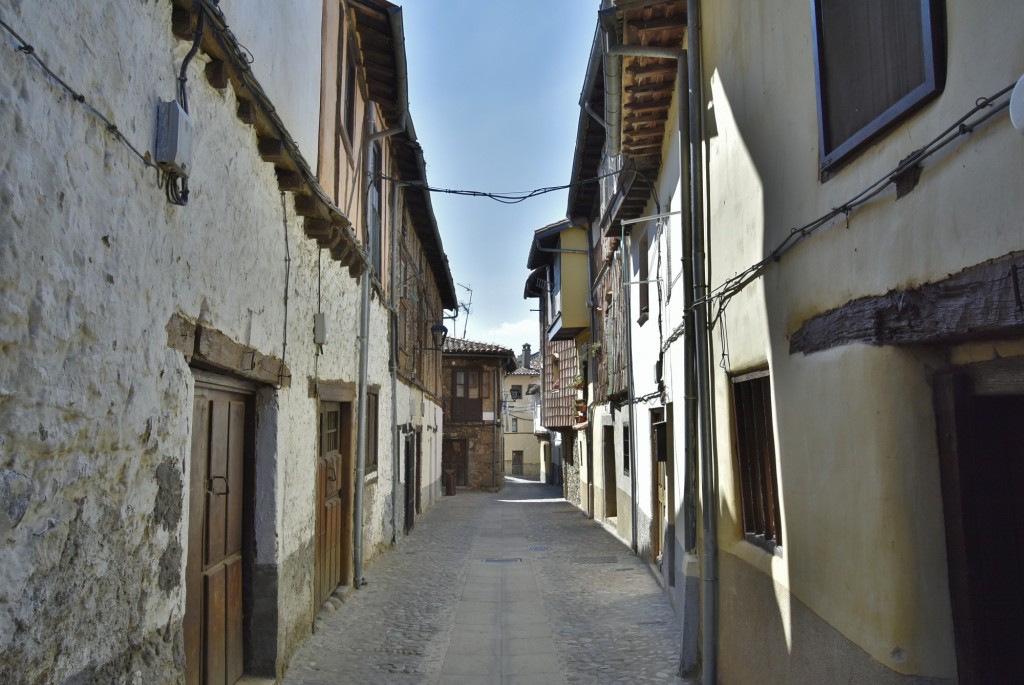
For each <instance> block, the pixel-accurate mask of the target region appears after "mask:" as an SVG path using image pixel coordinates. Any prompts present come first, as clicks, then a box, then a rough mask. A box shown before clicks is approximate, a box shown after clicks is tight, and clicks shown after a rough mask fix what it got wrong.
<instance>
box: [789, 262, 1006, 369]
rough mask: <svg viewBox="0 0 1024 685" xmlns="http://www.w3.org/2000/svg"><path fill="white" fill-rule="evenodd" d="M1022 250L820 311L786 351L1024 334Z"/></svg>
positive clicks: (961, 340) (948, 340) (795, 337)
mask: <svg viewBox="0 0 1024 685" xmlns="http://www.w3.org/2000/svg"><path fill="white" fill-rule="evenodd" d="M1022 297H1024V252H1014V253H1011V254H1009V255H1006V256H1005V257H1000V258H999V259H995V260H991V261H988V262H985V263H984V264H979V265H977V266H972V267H968V268H966V269H964V270H963V271H961V272H960V273H957V274H955V275H953V276H950V277H949V278H946V279H944V280H941V281H936V282H934V283H927V284H924V285H921V286H917V287H914V288H907V289H903V290H890V291H889V292H887V293H886V294H884V295H876V296H870V297H861V298H858V299H856V300H852V301H851V302H847V303H846V304H844V305H843V306H841V307H838V308H836V309H832V310H830V311H827V312H823V313H822V314H819V315H817V316H815V317H813V318H811V319H809V320H807V321H806V322H804V324H803V325H802V326H800V328H798V329H797V330H796V332H794V333H793V335H792V336H791V337H790V339H789V351H790V354H793V353H796V352H803V353H804V354H808V353H810V352H818V351H820V350H827V349H829V348H832V347H838V346H839V345H848V344H850V343H858V342H860V343H868V344H871V345H912V344H924V343H927V344H952V343H959V342H965V341H969V340H982V339H993V338H1000V337H1006V336H1010V335H1014V336H1016V335H1021V334H1022V333H1024V301H1022Z"/></svg>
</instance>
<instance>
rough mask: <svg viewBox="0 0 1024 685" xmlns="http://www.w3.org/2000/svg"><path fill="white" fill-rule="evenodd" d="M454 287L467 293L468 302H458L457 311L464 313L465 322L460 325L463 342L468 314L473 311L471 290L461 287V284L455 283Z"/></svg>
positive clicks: (466, 286) (467, 287) (465, 286)
mask: <svg viewBox="0 0 1024 685" xmlns="http://www.w3.org/2000/svg"><path fill="white" fill-rule="evenodd" d="M455 285H457V286H459V287H460V288H462V289H464V290H466V291H467V292H468V293H469V301H468V302H467V301H462V302H459V309H460V310H461V311H464V312H466V320H465V322H463V324H462V338H463V340H465V338H466V326H468V325H469V314H470V312H471V311H472V310H473V289H472V288H470V287H469V286H468V285H462V284H461V283H456V284H455Z"/></svg>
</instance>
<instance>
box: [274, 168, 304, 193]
mask: <svg viewBox="0 0 1024 685" xmlns="http://www.w3.org/2000/svg"><path fill="white" fill-rule="evenodd" d="M274 171H275V172H276V173H277V186H278V187H279V188H280V189H281V190H283V191H285V192H287V193H298V192H303V191H305V190H307V188H306V182H305V180H304V179H303V178H302V174H300V173H298V172H297V171H289V170H288V169H282V168H280V167H277V168H275V169H274Z"/></svg>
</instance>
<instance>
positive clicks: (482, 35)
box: [400, 0, 600, 353]
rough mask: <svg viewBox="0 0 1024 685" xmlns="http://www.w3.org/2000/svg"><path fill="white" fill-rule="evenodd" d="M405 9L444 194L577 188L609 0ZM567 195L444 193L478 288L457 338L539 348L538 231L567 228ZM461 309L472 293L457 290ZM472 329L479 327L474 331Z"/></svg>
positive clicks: (426, 136) (467, 280) (450, 0)
mask: <svg viewBox="0 0 1024 685" xmlns="http://www.w3.org/2000/svg"><path fill="white" fill-rule="evenodd" d="M400 4H402V14H403V17H404V22H405V41H406V45H405V50H406V54H407V56H408V65H409V109H410V112H411V114H412V118H413V121H414V123H415V126H416V135H417V137H418V138H419V141H420V144H421V145H422V146H423V154H424V157H425V159H426V162H427V180H428V182H429V183H430V185H431V186H433V187H435V188H450V189H458V190H479V191H485V192H510V191H526V190H532V189H534V188H541V187H548V186H558V185H564V184H566V183H568V182H569V174H570V172H571V168H572V158H573V151H574V149H575V146H576V126H577V124H578V121H579V111H580V110H579V96H580V90H581V88H582V87H583V79H584V76H585V74H586V68H587V58H588V57H589V54H590V45H591V42H592V40H593V37H594V29H595V27H596V24H597V10H598V7H599V5H600V3H599V2H598V0H546V1H541V0H512V1H509V0H506V1H505V2H494V1H493V0H409V1H408V2H405V3H400ZM567 197H568V194H567V191H564V190H562V191H557V192H553V193H548V194H546V195H542V196H539V197H536V198H532V199H529V200H526V201H525V202H522V203H520V204H516V205H505V204H501V203H498V202H495V201H494V200H490V199H486V198H474V197H460V196H455V195H448V194H442V193H434V194H433V195H432V197H431V200H432V202H433V205H434V213H435V215H436V216H437V223H438V227H439V228H440V231H441V238H442V240H443V241H444V247H445V251H446V252H447V253H448V259H449V263H450V266H451V270H452V276H453V277H454V279H455V281H456V283H457V284H461V285H464V286H468V287H469V288H471V289H472V309H471V313H470V315H469V318H468V320H467V318H466V314H465V312H460V313H459V319H458V321H457V322H456V324H457V325H456V328H455V329H454V330H453V328H452V325H451V322H450V321H449V322H446V325H448V328H449V334H450V335H453V336H454V335H457V336H458V337H463V329H464V327H465V337H466V338H469V339H471V340H480V341H483V342H491V343H497V344H501V345H505V346H507V347H510V348H511V349H512V350H514V351H515V352H517V353H518V352H519V351H520V350H521V348H522V346H523V343H530V344H531V345H532V346H533V348H534V349H535V350H536V349H537V343H538V327H537V313H536V312H534V311H531V309H533V308H535V307H536V300H524V299H523V285H524V283H525V281H526V276H527V270H526V257H527V252H528V250H529V247H530V238H531V235H532V233H533V230H534V229H536V228H539V227H541V226H544V225H546V224H549V223H551V222H553V221H557V220H560V219H563V218H565V210H566V202H567ZM455 289H456V291H457V295H458V298H459V300H460V301H463V302H468V301H469V298H470V292H469V291H468V290H466V289H465V288H463V287H461V286H460V285H456V287H455ZM467 324H468V325H467Z"/></svg>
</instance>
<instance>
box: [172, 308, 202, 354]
mask: <svg viewBox="0 0 1024 685" xmlns="http://www.w3.org/2000/svg"><path fill="white" fill-rule="evenodd" d="M167 346H168V347H169V348H171V349H172V350H177V351H179V352H181V354H182V355H184V357H185V361H186V362H190V361H192V353H193V352H194V351H195V349H196V322H195V321H192V320H191V319H189V318H188V317H186V316H183V315H182V314H179V313H178V312H175V313H174V314H171V318H170V319H168V321H167Z"/></svg>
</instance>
